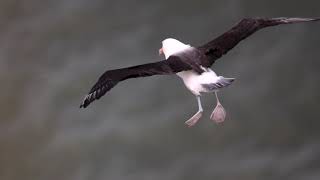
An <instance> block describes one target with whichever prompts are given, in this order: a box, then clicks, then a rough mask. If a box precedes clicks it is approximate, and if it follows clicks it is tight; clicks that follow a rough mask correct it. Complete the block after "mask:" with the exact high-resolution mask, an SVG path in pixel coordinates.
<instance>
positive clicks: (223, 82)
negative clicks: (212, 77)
mask: <svg viewBox="0 0 320 180" xmlns="http://www.w3.org/2000/svg"><path fill="white" fill-rule="evenodd" d="M234 80H235V78H225V77H223V76H219V78H218V80H217V82H215V83H210V84H202V86H203V87H204V88H205V89H207V90H208V91H215V90H217V89H220V88H224V87H227V86H229V85H230V84H232V82H233V81H234Z"/></svg>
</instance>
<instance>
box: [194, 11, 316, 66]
mask: <svg viewBox="0 0 320 180" xmlns="http://www.w3.org/2000/svg"><path fill="white" fill-rule="evenodd" d="M319 20H320V18H314V19H312V18H284V17H283V18H246V19H243V20H241V21H240V22H239V23H238V24H237V25H235V26H234V27H232V29H230V30H229V31H227V32H225V33H224V34H222V35H221V36H219V37H218V38H216V39H214V40H212V41H210V42H208V43H207V44H205V45H203V46H200V47H198V49H199V50H200V51H201V52H202V53H203V54H205V55H206V57H207V58H206V59H205V60H203V62H201V64H202V65H203V66H205V67H210V66H211V65H212V64H213V63H214V62H215V60H217V59H219V58H220V57H221V56H222V55H224V54H226V53H227V52H228V51H229V50H231V49H232V48H233V47H235V46H236V45H237V44H238V43H239V42H240V41H241V40H243V39H245V38H247V37H249V36H250V35H251V34H253V33H254V32H256V31H258V30H260V29H262V28H265V27H270V26H276V25H280V24H293V23H301V22H309V21H319Z"/></svg>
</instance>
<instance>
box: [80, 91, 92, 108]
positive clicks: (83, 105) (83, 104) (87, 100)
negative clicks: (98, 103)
mask: <svg viewBox="0 0 320 180" xmlns="http://www.w3.org/2000/svg"><path fill="white" fill-rule="evenodd" d="M90 98H91V96H90V94H88V95H86V97H85V98H84V99H83V101H82V103H81V104H80V108H86V107H87V106H88V105H89V104H90V103H91V102H92V101H90Z"/></svg>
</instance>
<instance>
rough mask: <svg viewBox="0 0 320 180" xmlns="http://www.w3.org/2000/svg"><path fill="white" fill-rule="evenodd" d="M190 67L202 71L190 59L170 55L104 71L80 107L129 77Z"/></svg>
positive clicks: (175, 71) (165, 72)
mask: <svg viewBox="0 0 320 180" xmlns="http://www.w3.org/2000/svg"><path fill="white" fill-rule="evenodd" d="M191 69H194V70H195V71H196V72H198V73H201V72H202V69H201V68H200V67H198V66H197V64H195V63H192V61H190V60H188V59H185V58H184V57H183V56H180V55H177V56H170V57H169V58H168V60H163V61H159V62H155V63H148V64H142V65H138V66H132V67H127V68H122V69H114V70H109V71H106V72H105V73H104V74H102V75H101V76H100V78H99V79H98V81H97V82H96V84H95V85H94V86H93V87H92V88H91V90H90V91H89V93H88V95H86V96H85V98H84V100H83V101H82V103H81V105H80V108H82V107H83V108H86V107H87V106H88V105H89V104H90V103H91V102H93V101H94V100H96V99H99V98H100V97H101V96H103V95H104V94H106V92H108V91H109V90H110V89H111V88H113V87H114V86H115V85H116V84H117V83H118V82H120V81H123V80H126V79H129V78H137V77H146V76H153V75H168V74H175V73H177V72H180V71H185V70H191Z"/></svg>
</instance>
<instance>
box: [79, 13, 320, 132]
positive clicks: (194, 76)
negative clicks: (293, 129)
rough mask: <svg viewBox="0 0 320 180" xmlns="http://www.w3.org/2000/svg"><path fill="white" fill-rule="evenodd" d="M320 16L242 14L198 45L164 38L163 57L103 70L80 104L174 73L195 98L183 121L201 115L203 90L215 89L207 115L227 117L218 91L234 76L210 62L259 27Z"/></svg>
mask: <svg viewBox="0 0 320 180" xmlns="http://www.w3.org/2000/svg"><path fill="white" fill-rule="evenodd" d="M319 20H320V18H286V17H280V18H244V19H242V20H241V21H240V22H239V23H237V24H236V25H235V26H233V27H232V28H231V29H230V30H228V31H227V32H225V33H223V34H222V35H220V36H218V37H217V38H215V39H213V40H211V41H209V42H208V43H205V44H204V45H201V46H198V47H195V46H191V45H189V44H184V43H182V42H180V41H178V40H176V39H173V38H167V39H165V40H163V41H162V47H161V48H160V49H159V55H161V54H163V55H164V56H165V59H164V60H162V61H158V62H153V63H147V64H142V65H137V66H131V67H126V68H121V69H113V70H108V71H106V72H105V73H103V74H102V75H101V76H100V77H99V79H98V81H97V82H96V83H95V84H94V86H93V87H92V88H91V90H90V91H89V93H88V94H87V95H86V96H85V98H84V100H83V101H82V103H81V105H80V108H86V107H87V106H88V105H89V104H90V103H92V102H93V101H95V100H98V99H100V98H101V97H102V96H103V95H105V94H106V92H108V91H109V90H110V89H111V88H113V87H114V86H115V85H117V84H118V83H119V82H121V81H124V80H127V79H131V78H138V77H147V76H153V75H173V74H176V75H178V76H179V77H180V78H181V79H182V80H183V82H184V84H185V86H186V87H187V89H188V90H190V91H191V93H192V94H194V95H195V96H196V99H197V102H198V111H197V113H195V114H194V115H193V116H192V117H191V118H190V119H188V120H187V121H185V123H186V124H187V125H188V126H189V127H191V126H193V125H195V124H196V123H197V122H198V120H199V119H200V118H201V117H202V112H203V108H202V105H201V94H202V93H215V97H216V102H217V105H216V107H215V109H214V110H213V112H212V114H211V116H210V119H211V120H213V121H215V122H216V123H221V122H223V121H224V120H225V118H226V111H225V109H224V107H223V106H222V105H221V103H220V101H219V98H218V95H217V92H218V91H219V90H220V89H222V88H225V87H227V86H229V85H230V84H231V83H232V82H233V81H234V80H235V79H234V78H225V77H223V76H218V75H217V74H216V73H215V72H214V71H213V70H212V69H210V67H211V66H212V64H213V63H214V62H215V61H216V60H217V59H219V58H221V57H222V56H223V55H224V54H226V53H227V52H228V51H229V50H231V49H232V48H234V47H235V46H236V45H237V44H238V43H239V42H240V41H242V40H244V39H245V38H247V37H249V36H250V35H252V34H253V33H255V32H256V31H258V30H260V29H262V28H266V27H271V26H277V25H281V24H294V23H302V22H311V21H319Z"/></svg>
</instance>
